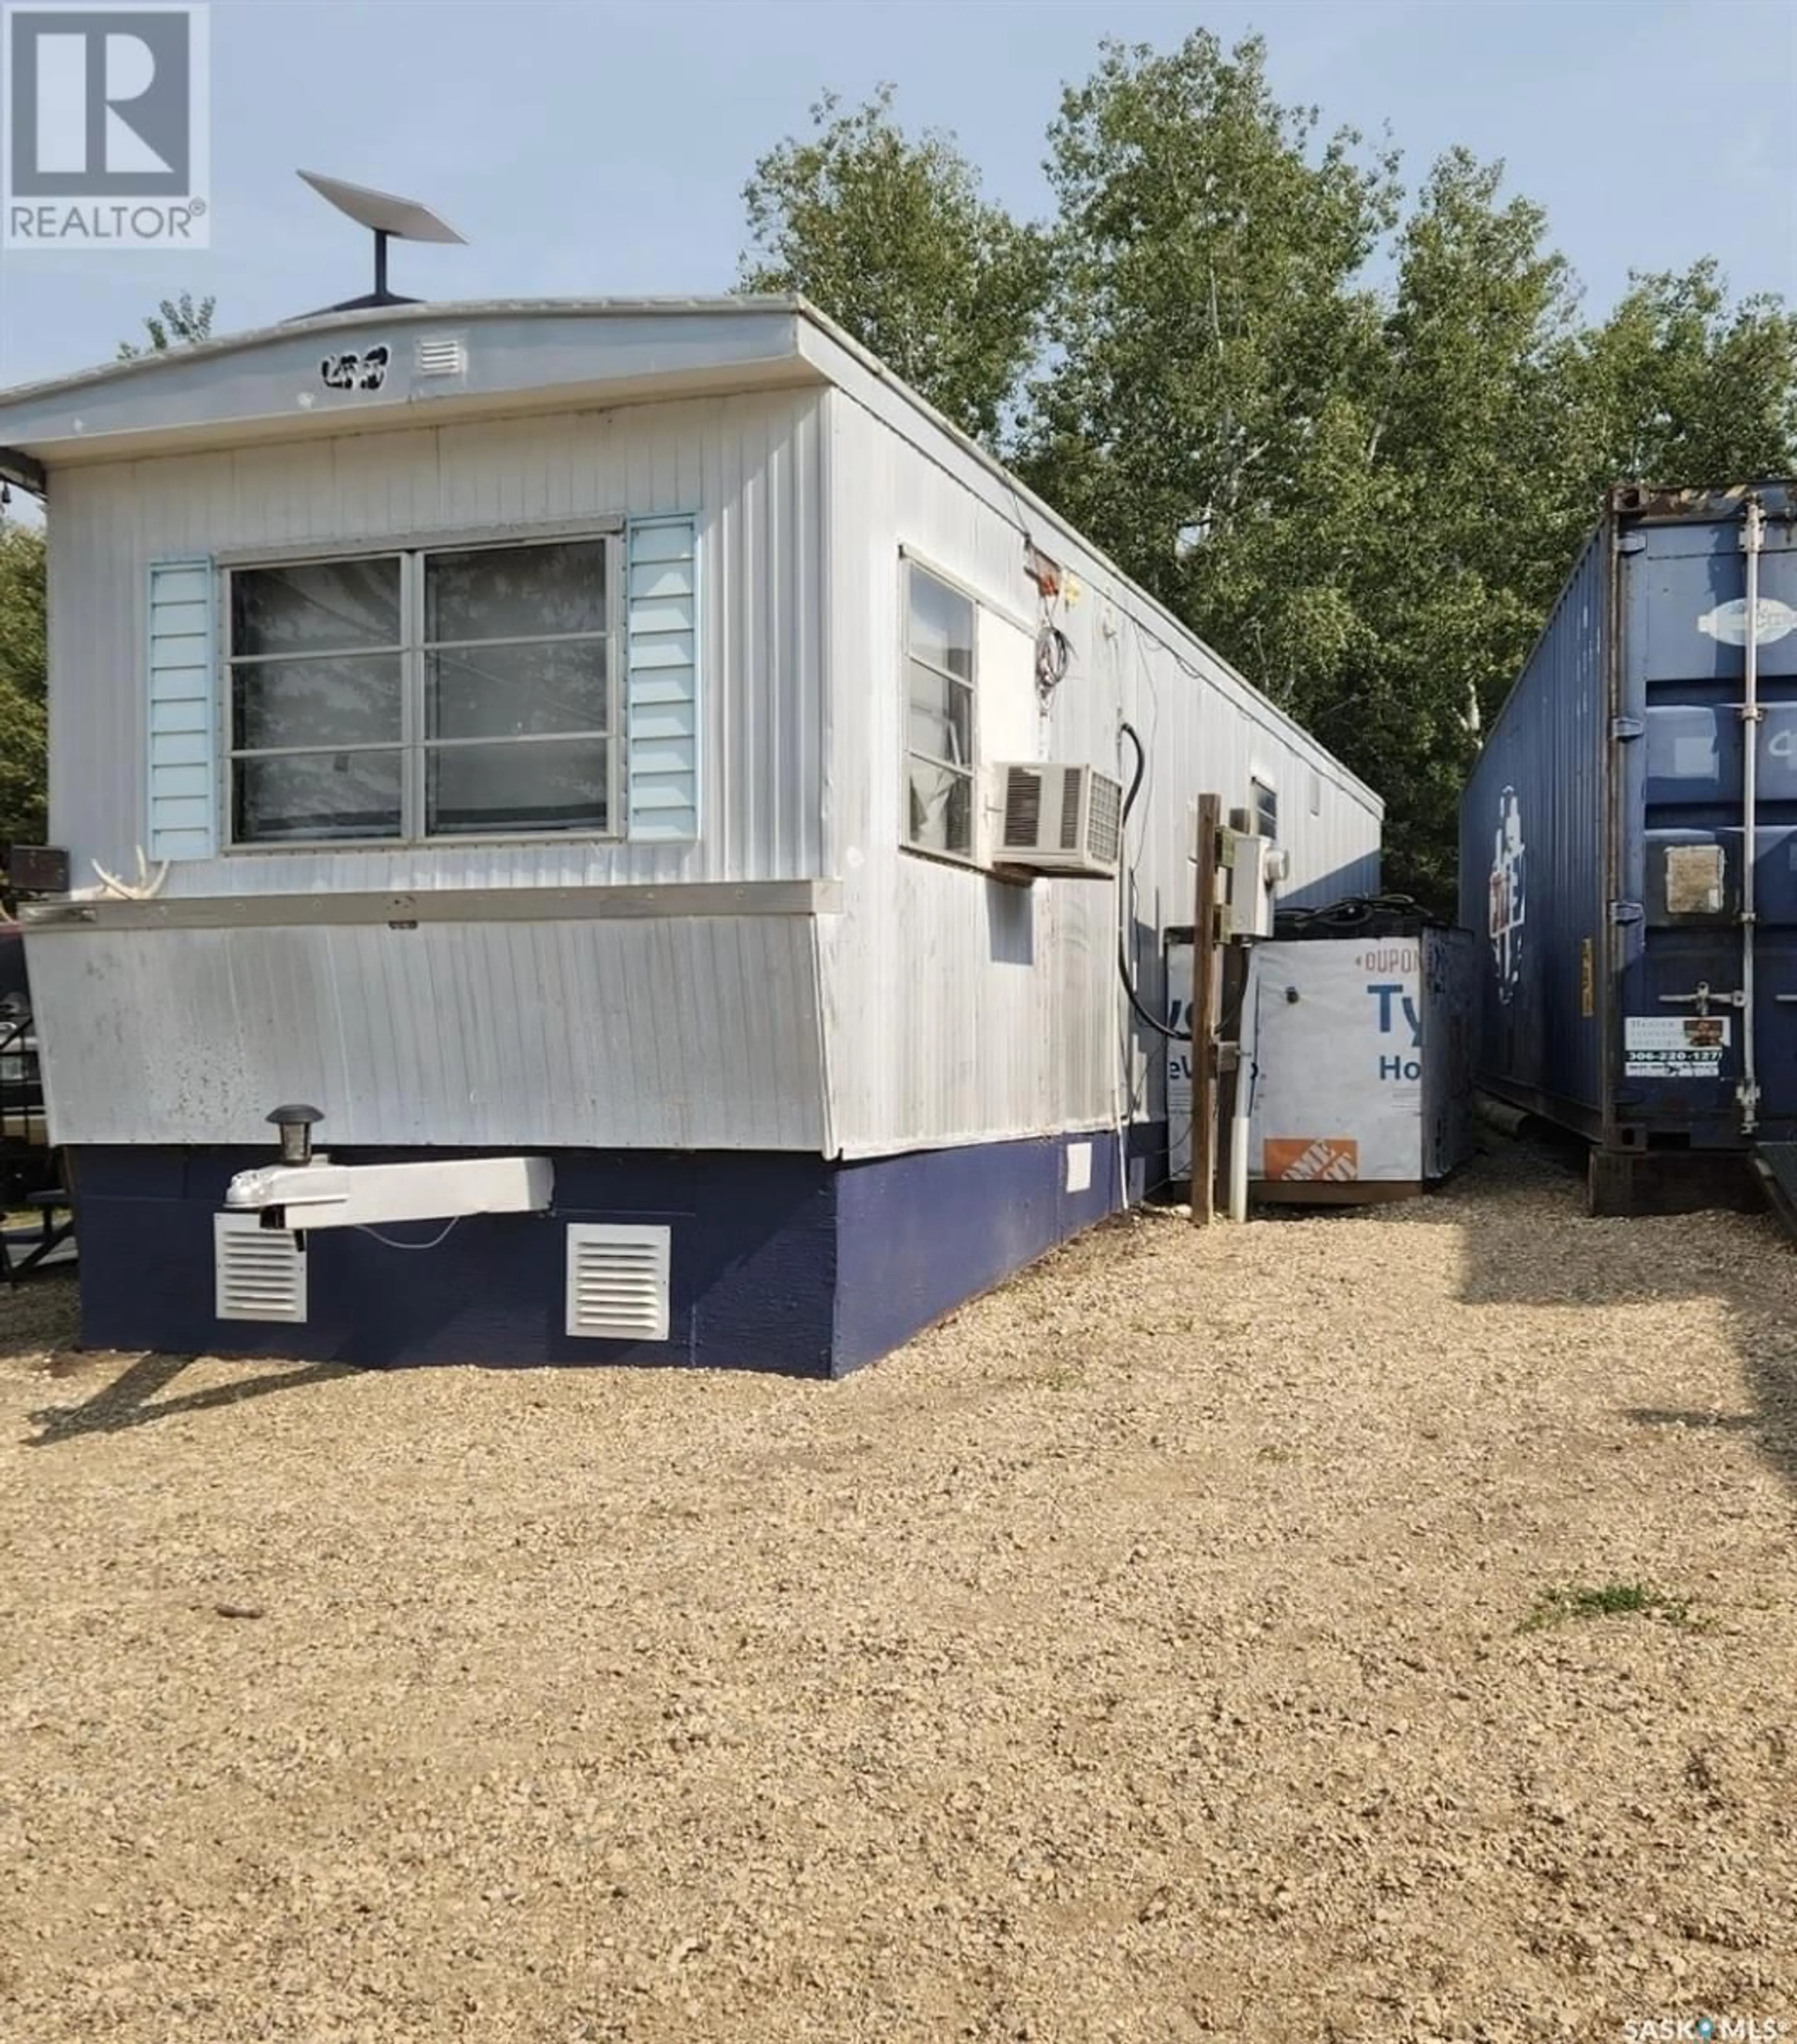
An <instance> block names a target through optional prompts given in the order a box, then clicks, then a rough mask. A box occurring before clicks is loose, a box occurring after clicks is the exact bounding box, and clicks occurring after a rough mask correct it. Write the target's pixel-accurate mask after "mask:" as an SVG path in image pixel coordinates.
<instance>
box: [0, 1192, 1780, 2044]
mask: <svg viewBox="0 0 1797 2044" xmlns="http://www.w3.org/2000/svg"><path fill="white" fill-rule="evenodd" d="M71 1324H72V1316H71V1297H70V1293H69V1290H68V1289H67V1281H65V1280H56V1281H47V1282H45V1283H43V1284H40V1285H36V1286H34V1287H32V1288H30V1289H26V1290H25V1291H23V1292H21V1293H19V1294H17V1295H16V1296H15V1297H13V1298H10V1299H9V1298H7V1297H6V1296H5V1295H4V1294H0V1616H3V1617H4V1620H5V1623H4V1626H3V1627H0V2038H3V2039H5V2040H6V2044H13V2040H17V2044H102V2040H112V2039H125V2040H132V2044H169V2040H171V2039H176V2038H194V2039H203V2040H205V2044H234V2040H237V2039H250V2038H270V2039H275V2038H278V2039H283V2040H295V2044H330V2041H331V2040H335V2039H344V2040H349V2039H354V2040H356V2044H376V2040H381V2044H385V2040H390V2039H400V2038H403V2039H406V2040H408V2041H409V2044H412V2040H416V2041H417V2044H425V2040H430V2044H437V2040H443V2039H479V2040H482V2044H487V2040H491V2044H512V2040H517V2041H518V2044H575V2040H578V2039H588V2038H628V2039H632V2040H639V2044H661V2040H675V2039H695V2040H697V2039H705V2040H712V2039H716V2040H720V2044H722V2040H728V2044H760V2040H767V2044H776V2040H778V2044H787V2040H798V2039H812V2038H816V2039H828V2040H831V2044H845V2040H861V2039H866V2040H876V2039H877V2040H880V2044H889V2040H920V2044H921V2040H936V2039H952V2038H977V2039H993V2040H996V2039H1017V2038H1035V2039H1042V2040H1055V2041H1056V2044H1059V2040H1081V2039H1086V2038H1092V2039H1099V2038H1127V2039H1138V2038H1140V2039H1148V2038H1210V2037H1216V2038H1223V2037H1227V2038H1231V2039H1239V2038H1269V2039H1292V2040H1300V2039H1312V2038H1315V2039H1337V2040H1342V2039H1348V2038H1364V2039H1367V2040H1374V2039H1378V2040H1384V2039H1388V2038H1488V2039H1507V2038H1526V2037H1576V2038H1618V2039H1622V2038H1625V2037H1626V2036H1629V2035H1630V2034H1637V2035H1638V2034H1653V2033H1652V2032H1641V2031H1634V2032H1633V2033H1631V2032H1630V2031H1627V2030H1626V2027H1625V2026H1626V2024H1628V2023H1631V2022H1632V2023H1642V2022H1645V2021H1648V2020H1649V2019H1661V2018H1680V2017H1698V2016H1703V2015H1709V2016H1711V2017H1713V2018H1715V2019H1718V2022H1720V2023H1728V2022H1737V2023H1745V2022H1746V2021H1747V2020H1748V2019H1757V2020H1758V2021H1759V2022H1760V2023H1761V2024H1762V2025H1764V2024H1768V2023H1772V2022H1782V2023H1784V2026H1785V2034H1786V2035H1787V2037H1791V2038H1797V1842H1794V1838H1797V1829H1794V1822H1793V1819H1794V1816H1797V1622H1794V1619H1793V1616H1792V1609H1791V1589H1792V1580H1793V1569H1792V1563H1793V1542H1792V1530H1793V1509H1794V1504H1797V1498H1794V1495H1793V1486H1794V1485H1797V1397H1794V1389H1793V1387H1794V1385H1797V1251H1793V1250H1791V1249H1790V1248H1788V1247H1787V1246H1786V1244H1785V1243H1784V1241H1783V1239H1782V1238H1781V1237H1780V1236H1779V1235H1777V1234H1776V1232H1775V1231H1774V1229H1773V1228H1772V1225H1771V1224H1769V1223H1768V1222H1765V1221H1763V1220H1752V1219H1745V1218H1740V1217H1734V1216H1704V1217H1701V1218H1699V1219H1697V1220H1649V1221H1632V1222H1620V1221H1592V1220H1586V1219H1584V1218H1583V1217H1582V1216H1581V1215H1580V1208H1579V1202H1578V1200H1577V1197H1576V1187H1575V1185H1574V1184H1573V1182H1572V1180H1570V1179H1569V1178H1566V1177H1564V1176H1562V1175H1561V1174H1559V1173H1558V1172H1557V1170H1555V1169H1554V1168H1553V1166H1550V1165H1548V1164H1546V1163H1544V1162H1539V1161H1536V1160H1534V1159H1532V1158H1530V1157H1528V1156H1526V1155H1522V1154H1519V1153H1511V1154H1507V1155H1503V1156H1501V1157H1496V1158H1485V1159H1484V1160H1482V1161H1481V1162H1480V1163H1479V1164H1478V1165H1477V1166H1476V1167H1474V1168H1473V1170H1470V1171H1469V1173H1468V1174H1465V1177H1464V1178H1463V1179H1462V1181H1461V1182H1460V1183H1459V1184H1458V1185H1457V1187H1456V1188H1455V1189H1453V1191H1452V1192H1451V1193H1447V1194H1446V1195H1443V1196H1440V1197H1435V1198H1432V1199H1430V1200H1428V1201H1424V1202H1421V1203H1418V1204H1414V1205H1412V1206H1410V1207H1408V1208H1403V1209H1387V1210H1384V1211H1383V1212H1377V1213H1373V1214H1368V1215H1357V1216H1335V1217H1331V1218H1327V1219H1321V1220H1269V1221H1267V1222H1265V1223H1264V1224H1257V1225H1255V1226H1254V1227H1252V1228H1248V1229H1246V1230H1234V1231H1232V1230H1230V1229H1228V1228H1218V1229H1216V1230H1215V1231H1211V1233H1210V1234H1209V1235H1206V1236H1202V1237H1200V1236H1198V1235H1194V1233H1193V1232H1192V1230H1191V1229H1189V1228H1188V1227H1186V1226H1185V1224H1183V1223H1181V1222H1180V1221H1178V1220H1175V1219H1173V1218H1171V1217H1168V1216H1154V1217H1144V1218H1138V1219H1136V1220H1131V1221H1128V1222H1125V1223H1121V1224H1116V1225H1115V1226H1113V1227H1111V1228H1107V1229H1104V1230H1102V1231H1099V1232H1098V1233H1097V1234H1096V1235H1092V1236H1089V1237H1088V1238H1086V1239H1085V1240H1083V1241H1081V1242H1080V1243H1077V1244H1075V1245H1073V1247H1071V1248H1069V1249H1068V1250H1066V1251H1063V1252H1062V1253H1061V1254H1058V1256H1056V1257H1055V1258H1052V1259H1051V1260H1050V1262H1047V1263H1046V1264H1045V1265H1043V1266H1039V1268H1038V1269H1037V1270H1034V1271H1033V1272H1031V1273H1030V1274H1027V1275H1026V1276H1025V1277H1023V1278H1022V1279H1020V1280H1019V1281H1016V1283H1014V1284H1012V1285H1010V1286H1009V1287H1008V1288H1007V1289H1004V1291H1003V1292H1001V1293H998V1294H996V1295H995V1296H993V1297H990V1298H989V1299H987V1300H985V1301H982V1302H981V1303H979V1304H976V1305H974V1306H973V1307H970V1308H967V1309H966V1310H965V1311H964V1312H962V1313H960V1314H959V1315H958V1316H956V1317H955V1318H954V1320H951V1321H950V1322H949V1323H947V1324H944V1325H943V1326H942V1327H939V1328H938V1329H937V1330H935V1331H934V1332H933V1333H931V1335H928V1336H927V1337H925V1338H924V1339H922V1340H920V1341H918V1342H917V1343H914V1344H913V1345H912V1347H910V1348H908V1350H905V1351H904V1353H903V1354H900V1356H898V1357H897V1358H893V1359H892V1360H891V1361H889V1362H886V1363H885V1364H884V1365H881V1366H879V1367H878V1368H876V1369H874V1370H870V1371H867V1372H865V1373H863V1374H862V1375H861V1376H860V1377H858V1378H856V1379H854V1380H852V1381H850V1382H849V1383H847V1384H844V1385H835V1386H830V1385H801V1384H794V1383H789V1382H785V1381H779V1380H772V1379H757V1378H753V1377H740V1378H737V1377H730V1376H728V1375H718V1374H651V1373H644V1374H621V1373H620V1374H612V1373H608V1372H605V1371H603V1370H593V1371H590V1372H585V1373H574V1372H570V1373H565V1374H549V1373H541V1374H508V1373H502V1372H493V1373H482V1372H479V1371H475V1370H444V1371H436V1372H413V1373H409V1374H394V1375H382V1374H351V1373H337V1372H334V1371H331V1370H320V1369H317V1368H305V1367H299V1366H295V1367H294V1368H292V1369H290V1370H282V1369H281V1368H279V1367H275V1366H268V1365H266V1364H256V1365H252V1364H233V1363H223V1362H190V1363H187V1364H186V1365H185V1366H182V1365H181V1364H179V1363H178V1362H175V1361H174V1360H173V1359H167V1358H131V1357H122V1356H108V1357H97V1356H90V1357H78V1356H74V1355H71V1354H66V1353H63V1352H61V1348H60V1345H61V1344H63V1343H65V1342H66V1341H67V1339H68V1338H69V1335H70V1330H71ZM1554 1593H1558V1595H1557V1596H1555V1594H1554ZM1630 1606H1641V1607H1643V1608H1629V1607H1630ZM1532 1613H1533V1614H1534V1615H1535V1616H1537V1617H1538V1618H1539V1619H1542V1620H1543V1621H1545V1622H1543V1623H1539V1624H1538V1625H1536V1626H1534V1627H1528V1626H1527V1623H1526V1622H1527V1621H1528V1620H1529V1619H1530V1616H1531V1614H1532ZM1717 2034H1718V2035H1726V2034H1747V2033H1746V2031H1745V2030H1742V2031H1734V2032H1731V2031H1728V2030H1726V2029H1719V2030H1718V2032H1717ZM1758 2034H1759V2035H1761V2037H1762V2038H1763V2037H1764V2036H1765V2035H1766V2034H1768V2032H1767V2031H1765V2030H1764V2029H1763V2028H1762V2030H1761V2031H1760V2032H1759V2033H1758Z"/></svg>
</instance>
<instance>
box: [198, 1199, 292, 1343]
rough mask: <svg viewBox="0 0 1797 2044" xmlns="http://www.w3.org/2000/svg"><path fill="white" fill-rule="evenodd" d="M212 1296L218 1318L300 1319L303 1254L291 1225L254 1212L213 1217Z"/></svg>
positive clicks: (223, 1214)
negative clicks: (266, 1221) (268, 1223)
mask: <svg viewBox="0 0 1797 2044" xmlns="http://www.w3.org/2000/svg"><path fill="white" fill-rule="evenodd" d="M212 1249H213V1289H214V1294H215V1296H214V1301H213V1312H215V1313H216V1314H217V1316H218V1318H219V1319H220V1320H304V1319H305V1252H304V1251H302V1250H301V1247H300V1246H299V1244H298V1242H297V1241H296V1240H295V1239H294V1235H293V1234H292V1232H291V1231H290V1230H289V1229H286V1228H264V1227H263V1226H262V1224H261V1223H260V1221H259V1219H258V1217H257V1216H255V1214H253V1213H221V1214H214V1215H213V1217H212Z"/></svg>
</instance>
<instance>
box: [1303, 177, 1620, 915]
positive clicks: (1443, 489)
mask: <svg viewBox="0 0 1797 2044" xmlns="http://www.w3.org/2000/svg"><path fill="white" fill-rule="evenodd" d="M1396 257H1397V274H1396V282H1395V284H1394V286H1393V287H1392V296H1391V301H1390V305H1389V309H1388V314H1387V317H1386V319H1385V321H1384V328H1383V332H1382V335H1381V348H1380V362H1379V365H1378V368H1377V382H1376V385H1375V387H1374V390H1373V393H1372V394H1371V396H1370V398H1369V409H1370V410H1371V412H1372V414H1373V437H1372V448H1373V478H1372V482H1371V487H1370V490H1369V500H1370V501H1372V502H1373V503H1374V504H1376V505H1377V516H1376V517H1374V518H1373V520H1372V521H1370V522H1369V524H1367V526H1366V527H1365V528H1364V529H1363V530H1362V531H1361V533H1360V535H1359V536H1358V539H1357V542H1356V544H1355V546H1354V590H1355V605H1356V613H1357V617H1358V619H1359V621H1360V624H1361V628H1362V630H1361V639H1360V641H1359V643H1358V644H1357V647H1355V649H1354V654H1353V656H1352V657H1351V658H1350V659H1348V660H1347V661H1346V662H1345V663H1344V664H1343V666H1342V668H1341V669H1340V670H1339V671H1338V673H1337V674H1335V675H1334V677H1333V678H1330V677H1327V676H1324V677H1322V678H1320V680H1319V683H1318V685H1316V686H1313V688H1312V689H1311V690H1310V691H1309V692H1308V693H1307V695H1306V697H1305V698H1304V701H1302V703H1301V705H1300V713H1301V714H1302V715H1303V716H1304V718H1305V720H1306V721H1307V722H1308V723H1309V724H1311V726H1312V727H1313V728H1315V731H1316V732H1317V735H1318V736H1319V737H1320V738H1321V739H1322V740H1323V743H1326V744H1327V745H1330V746H1331V747H1333V748H1334V749H1336V750H1338V751H1340V752H1341V754H1342V756H1343V757H1344V758H1345V759H1347V760H1348V762H1349V763H1350V765H1352V766H1353V767H1355V768H1356V769H1357V770H1358V771H1359V772H1360V773H1361V774H1363V775H1364V776H1365V778H1367V779H1369V781H1372V782H1373V783H1374V784H1375V785H1376V786H1379V787H1380V788H1381V789H1382V790H1384V793H1386V796H1387V798H1388V805H1389V808H1388V828H1387V862H1388V869H1389V871H1390V874H1391V877H1392V881H1393V882H1394V883H1395V884H1396V885H1399V886H1404V887H1407V888H1408V889H1411V890H1412V891H1414V892H1415V893H1419V894H1420V895H1422V896H1423V897H1424V898H1425V899H1427V900H1430V901H1434V902H1435V903H1437V904H1438V905H1441V906H1443V907H1446V906H1448V905H1450V903H1451V900H1452V894H1453V878H1454V864H1455V840H1456V836H1457V831H1456V822H1455V819H1456V813H1457V807H1458V798H1459V790H1460V786H1461V781H1462V780H1463V778H1464V777H1465V769H1466V767H1467V765H1468V764H1469V761H1470V759H1471V757H1472V754H1473V747H1474V744H1475V743H1476V737H1475V734H1476V729H1477V728H1478V727H1479V725H1480V724H1481V723H1482V722H1483V721H1484V720H1485V719H1487V718H1488V717H1490V716H1491V715H1492V714H1493V713H1495V711H1496V709H1497V707H1498V705H1499V703H1500V702H1501V701H1502V699H1503V695H1504V694H1505V692H1506V691H1507V689H1508V687H1509V685H1510V682H1511V679H1512V678H1514V676H1515V673H1516V671H1517V669H1518V668H1519V666H1520V665H1521V663H1522V660H1523V659H1524V658H1525V657H1526V655H1527V652H1528V649H1529V647H1530V643H1531V642H1532V640H1533V639H1534V635H1535V633H1536V632H1537V631H1538V628H1539V626H1540V621H1541V618H1542V614H1543V613H1544V611H1545V608H1546V606H1547V605H1548V604H1549V602H1550V601H1551V600H1552V597H1553V593H1554V590H1555V589H1556V588H1557V586H1558V583H1559V581H1560V578H1561V576H1562V574H1564V572H1565V567H1566V564H1567V562H1568V560H1569V558H1570V554H1571V549H1572V546H1573V545H1575V544H1576V539H1575V538H1574V537H1573V536H1572V533H1571V532H1570V530H1569V519H1568V517H1567V515H1566V514H1567V505H1568V498H1569V468H1568V461H1567V453H1566V448H1565V395H1564V391H1563V389H1562V378H1563V375H1564V367H1565V351H1566V348H1567V346H1568V343H1569V337H1570V336H1571V335H1572V331H1573V317H1574V307H1575V290H1574V285H1573V280H1572V275H1571V273H1570V271H1569V269H1568V267H1567V265H1566V263H1565V259H1564V258H1562V257H1561V255H1559V254H1558V253H1557V252H1556V251H1555V250H1554V249H1553V248H1552V247H1551V246H1550V245H1549V241H1548V238H1547V222H1546V219H1545V216H1544V215H1543V214H1542V212H1541V209H1539V208H1538V207H1537V206H1533V205H1531V204H1530V202H1528V201H1526V200H1525V199H1522V198H1507V197H1506V196H1505V194H1504V192H1503V167H1502V166H1501V165H1500V164H1496V163H1479V162H1478V161H1477V160H1476V159H1474V158H1473V156H1471V155H1470V154H1469V153H1468V152H1465V150H1453V151H1450V152H1449V153H1448V154H1447V155H1446V156H1444V157H1442V159H1440V161H1438V163H1436V164H1435V165H1434V168H1433V169H1432V170H1431V171H1430V174H1429V175H1428V177H1427V178H1426V179H1425V180H1424V182H1423V187H1422V189H1421V190H1420V192H1419V194H1417V197H1416V198H1415V202H1413V204H1412V206H1411V209H1410V210H1409V213H1408V215H1407V218H1406V219H1405V221H1404V223H1403V227H1402V229H1401V231H1400V234H1399V236H1398V240H1397V248H1396ZM1572 494H1574V495H1576V494H1577V493H1576V490H1574V491H1573V492H1572ZM1578 520H1579V521H1580V522H1581V523H1582V522H1583V520H1584V512H1583V510H1581V511H1580V513H1578ZM1292 566H1293V568H1294V570H1295V571H1300V572H1301V563H1293V564H1292Z"/></svg>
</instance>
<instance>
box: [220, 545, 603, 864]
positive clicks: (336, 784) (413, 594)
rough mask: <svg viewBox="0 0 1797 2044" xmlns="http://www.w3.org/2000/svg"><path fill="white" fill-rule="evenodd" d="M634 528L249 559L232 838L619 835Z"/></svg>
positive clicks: (239, 642)
mask: <svg viewBox="0 0 1797 2044" xmlns="http://www.w3.org/2000/svg"><path fill="white" fill-rule="evenodd" d="M615 546H616V542H615V541H614V540H609V539H582V540H561V541H555V542H552V543H543V544H537V545H532V546H521V547H520V546H505V547H501V546H495V547H470V548H455V549H450V548H445V549H443V550H442V551H428V552H420V553H409V554H380V555H364V556H362V557H360V558H358V559H348V560H328V561H309V562H304V563H294V564H292V565H289V566H282V567H248V568H237V569H234V570H232V573H231V578H230V590H229V599H230V600H229V619H230V634H231V637H230V651H229V667H230V723H231V835H232V842H233V843H237V844H252V845H253V844H281V843H307V842H317V841H326V842H332V843H340V842H355V841H360V840H405V839H418V838H443V837H458V836H506V835H513V834H516V833H518V832H556V831H579V832H586V833H589V834H595V835H601V836H603V835H606V834H609V833H610V832H612V830H613V829H614V828H615V825H614V817H615V815H616V794H615V783H616V774H617V768H618V764H619V762H618V749H619V734H618V716H617V683H616V670H617V660H616V647H615V644H614V641H615V638H616V632H615V626H614V617H615V612H616V586H617V579H618V578H617V574H616V564H615V562H614V560H613V558H612V555H613V549H614V548H615Z"/></svg>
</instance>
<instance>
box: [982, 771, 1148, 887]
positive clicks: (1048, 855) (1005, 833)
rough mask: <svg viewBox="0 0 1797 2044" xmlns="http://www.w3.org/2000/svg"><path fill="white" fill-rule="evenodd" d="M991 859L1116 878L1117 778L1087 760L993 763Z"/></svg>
mask: <svg viewBox="0 0 1797 2044" xmlns="http://www.w3.org/2000/svg"><path fill="white" fill-rule="evenodd" d="M993 774H994V779H995V790H994V792H995V807H996V809H997V811H998V843H997V844H996V847H994V850H993V862H994V863H995V864H997V865H1000V866H1018V867H1020V868H1022V869H1023V870H1025V871H1026V872H1031V873H1059V874H1080V875H1083V876H1085V878H1089V879H1093V880H1108V879H1112V878H1115V874H1116V870H1117V860H1118V855H1119V851H1120V848H1121V840H1122V836H1123V786H1122V784H1121V782H1116V781H1113V780H1112V778H1110V776H1109V775H1108V774H1100V773H1099V772H1097V771H1096V770H1095V769H1093V768H1092V767H1059V766H1054V765H1045V764H1042V763H1038V762H1035V761H1031V762H1028V763H1023V762H1018V763H1014V764H1010V765H1004V766H1000V767H995V768H994V769H993Z"/></svg>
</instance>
